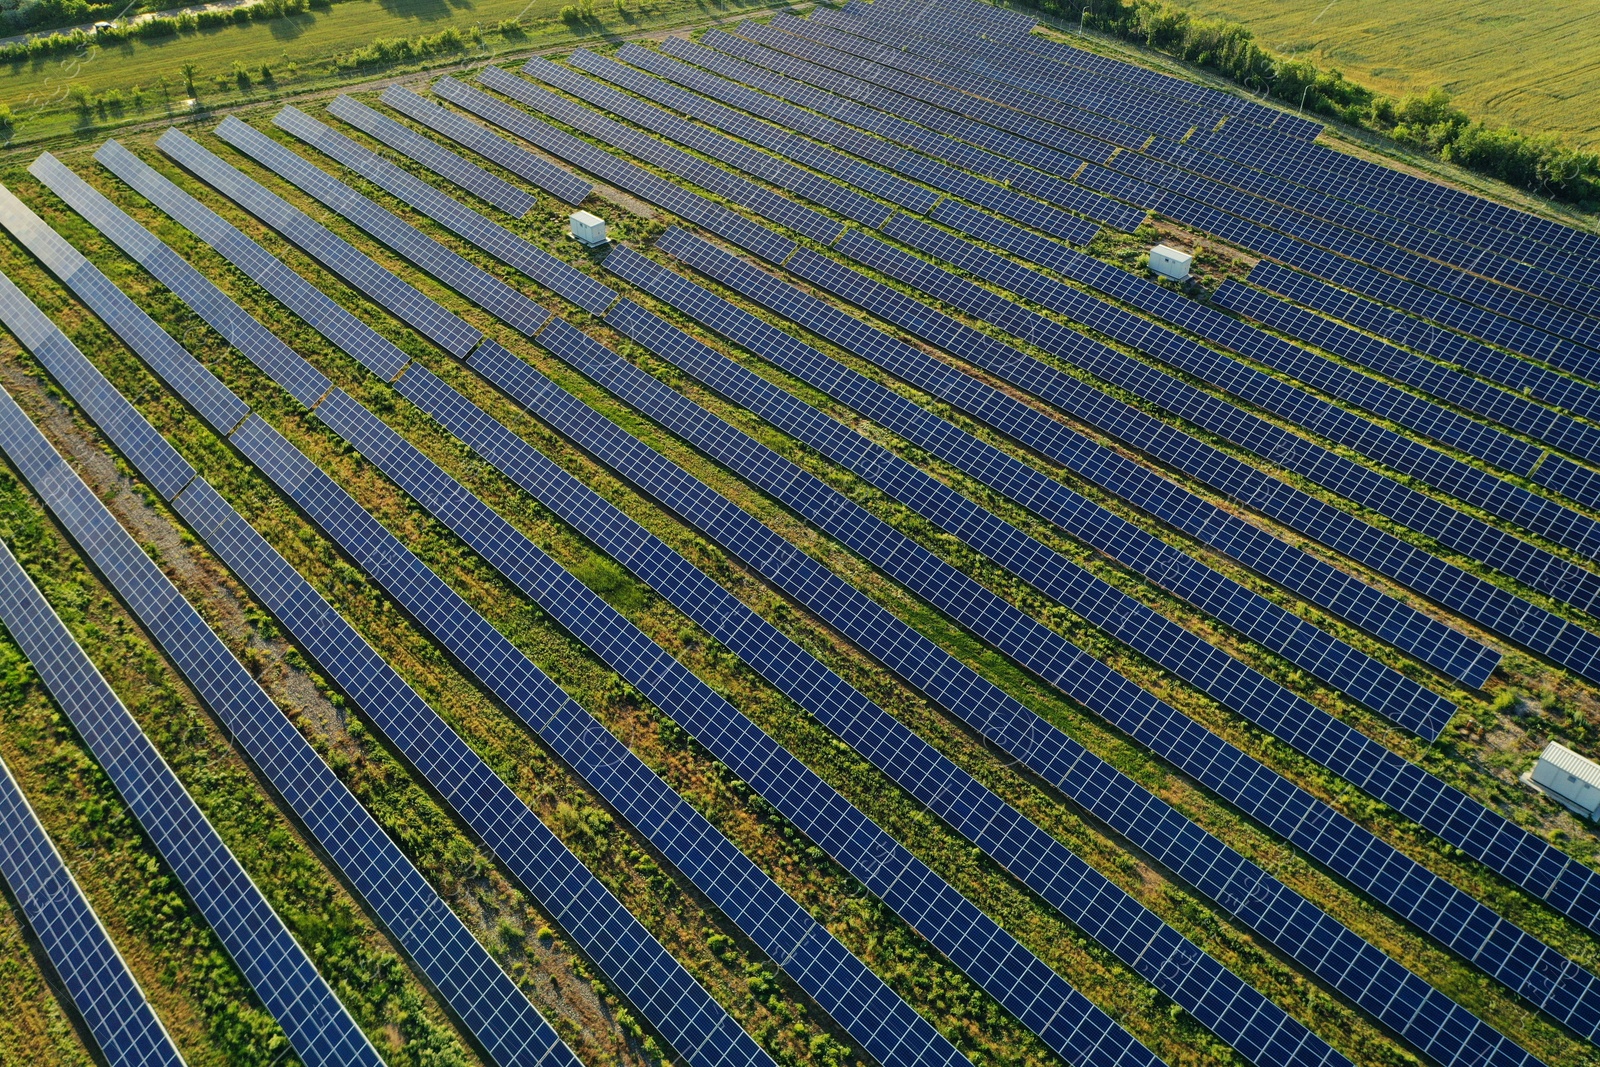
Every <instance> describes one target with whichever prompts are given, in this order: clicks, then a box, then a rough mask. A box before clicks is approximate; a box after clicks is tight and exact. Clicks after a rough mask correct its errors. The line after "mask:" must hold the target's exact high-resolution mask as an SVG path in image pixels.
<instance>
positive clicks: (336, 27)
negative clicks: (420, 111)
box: [0, 0, 772, 144]
mask: <svg viewBox="0 0 1600 1067" xmlns="http://www.w3.org/2000/svg"><path fill="white" fill-rule="evenodd" d="M567 2H568V0H344V2H342V3H334V4H333V5H332V6H331V7H324V8H322V9H320V10H312V11H309V12H307V13H305V14H302V15H295V16H291V17H286V18H279V19H273V20H272V21H270V22H252V23H249V24H247V25H244V26H226V27H221V28H217V29H212V30H205V31H201V32H199V33H190V34H184V35H182V36H179V37H171V38H160V39H155V40H152V41H137V42H124V43H119V44H113V45H111V46H110V47H106V48H101V47H98V46H97V47H93V48H91V49H89V51H88V53H87V54H86V55H73V54H67V55H58V56H50V57H45V58H40V59H35V60H32V61H29V62H25V63H5V64H0V104H5V105H8V106H9V107H10V108H11V110H12V111H13V113H14V114H15V116H16V126H15V129H14V130H13V131H11V134H10V139H11V140H12V141H13V142H14V143H23V144H26V143H37V142H39V141H41V140H47V139H50V138H53V137H58V136H60V135H62V134H69V133H71V132H73V131H74V130H76V131H79V132H81V133H83V134H84V135H85V136H89V137H94V138H95V139H97V140H104V138H105V132H106V129H107V128H108V127H115V126H118V125H125V124H127V123H130V122H139V121H141V120H142V121H158V120H159V121H165V120H167V119H169V118H175V117H177V116H179V115H181V114H186V113H187V111H186V108H185V101H186V100H187V98H188V97H187V93H186V91H185V89H184V79H183V68H184V65H185V64H193V65H194V66H195V67H196V68H197V71H198V72H197V73H196V75H195V79H194V80H195V86H196V89H197V90H198V98H199V100H200V101H201V103H202V104H204V105H205V106H206V107H208V108H211V109H217V108H229V107H234V106H237V105H238V104H241V103H245V102H247V101H254V100H265V99H272V98H275V97H280V96H288V95H296V94H301V93H304V92H306V91H307V90H309V89H316V88H320V87H323V86H332V85H334V84H339V83H349V82H357V81H371V80H373V79H375V78H382V77H384V76H385V75H393V74H396V73H400V72H402V71H403V70H405V69H407V68H403V67H394V68H382V67H377V68H368V69H364V70H341V71H335V70H333V65H332V61H333V57H335V56H337V55H340V54H342V53H348V52H351V51H354V50H356V49H359V48H362V47H364V46H366V45H369V44H371V43H372V42H373V41H374V40H377V39H379V38H397V37H417V36H419V35H424V34H427V35H432V34H436V33H439V32H440V31H442V30H445V29H449V28H451V27H454V28H455V29H457V30H459V31H461V33H462V34H463V35H464V36H465V38H466V42H465V43H466V49H465V50H464V51H462V52H460V53H459V54H456V55H443V56H436V57H434V58H433V59H431V60H430V61H429V62H428V65H429V66H435V67H440V66H451V65H454V64H456V63H458V62H461V61H465V60H468V59H476V60H478V61H481V60H482V59H483V58H485V57H486V56H488V55H490V54H494V53H498V52H505V51H512V50H518V51H526V50H528V49H530V48H535V49H536V48H541V47H552V46H556V45H561V44H571V43H575V42H576V41H578V40H581V39H584V38H591V39H592V38H597V37H598V38H604V37H608V36H612V35H627V36H630V37H632V36H638V35H639V34H641V33H649V32H650V31H652V30H660V29H667V28H669V27H673V26H682V25H686V24H703V23H706V22H710V21H713V20H716V19H719V18H725V17H733V18H736V17H738V16H739V15H740V14H741V13H742V12H744V11H747V10H751V9H756V8H766V7H770V6H772V0H593V16H592V17H590V18H587V19H585V20H583V21H582V22H579V23H577V24H576V25H569V24H568V23H565V22H563V21H561V19H560V17H559V12H560V10H561V8H562V7H563V6H565V5H566V3H567ZM173 6H177V5H176V0H175V2H174V5H173ZM504 19H516V20H517V22H518V23H519V24H520V25H521V27H522V28H523V35H522V36H519V37H512V38H507V37H505V36H503V35H502V34H499V33H496V32H494V27H495V24H496V23H499V22H501V21H502V20H504ZM475 30H481V31H482V34H483V36H482V40H481V43H480V42H479V41H477V40H475V39H474V36H473V35H474V31H475ZM236 63H237V64H242V65H243V66H244V67H245V68H247V70H248V72H249V73H250V74H251V75H252V79H251V81H252V84H251V88H250V89H249V90H248V91H241V89H240V88H239V86H238V85H237V83H236V82H234V81H233V80H232V78H231V72H232V71H233V69H234V65H235V64H236ZM263 63H265V64H268V65H269V66H270V68H271V70H272V81H271V82H270V83H265V82H263V80H262V78H261V77H260V73H259V71H260V67H261V65H262V64H263ZM291 64H292V65H293V66H292V67H291ZM409 69H413V70H414V69H416V65H412V66H411V67H410V68H409ZM219 77H221V78H224V79H226V80H228V85H227V86H226V87H225V88H223V87H219V86H218V85H217V84H216V81H215V79H217V78H219ZM74 85H82V86H83V87H84V88H85V89H87V90H88V91H89V92H90V93H91V94H94V95H96V96H99V95H101V94H104V93H107V92H108V91H111V90H116V91H118V92H120V93H121V94H122V96H123V102H122V104H121V105H120V107H119V108H117V109H114V110H110V111H108V110H106V109H99V110H97V111H94V112H91V114H90V115H89V116H88V121H87V122H86V121H85V119H84V116H83V115H82V113H81V112H80V111H79V109H78V108H77V107H76V106H75V105H73V104H72V103H71V102H70V101H69V100H68V96H67V94H68V91H69V90H70V88H71V87H72V86H74ZM135 87H137V88H139V89H141V90H142V91H143V106H142V107H141V106H137V105H135V103H134V102H133V90H134V89H135ZM4 140H5V137H4V135H0V141H4Z"/></svg>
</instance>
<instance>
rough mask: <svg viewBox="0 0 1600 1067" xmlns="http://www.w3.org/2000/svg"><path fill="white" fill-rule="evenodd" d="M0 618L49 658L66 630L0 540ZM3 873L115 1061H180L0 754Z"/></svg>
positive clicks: (175, 1065) (120, 1066)
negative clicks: (50, 644)
mask: <svg viewBox="0 0 1600 1067" xmlns="http://www.w3.org/2000/svg"><path fill="white" fill-rule="evenodd" d="M0 622H3V623H4V624H5V627H6V630H7V632H8V633H10V634H11V635H12V639H13V640H15V641H17V642H18V644H19V646H20V645H22V644H23V642H25V641H26V642H28V643H29V644H30V645H32V648H33V652H25V653H24V655H27V656H29V658H30V660H31V658H32V656H33V655H34V654H37V655H39V656H41V657H42V658H44V659H45V660H46V661H48V660H49V659H50V658H51V656H52V650H51V648H50V647H49V643H50V642H51V641H54V642H56V644H57V647H58V648H60V647H65V646H64V644H62V642H63V641H70V640H71V635H70V634H69V633H67V632H66V627H64V626H63V625H62V624H61V620H60V619H59V618H57V617H56V616H55V612H54V611H53V610H52V609H51V608H50V605H49V603H48V602H47V601H46V600H45V599H44V597H43V596H42V595H40V593H39V590H38V587H37V586H35V585H34V584H33V581H32V579H30V578H29V577H28V574H27V572H26V571H24V570H23V569H22V565H21V564H19V563H18V562H17V559H16V557H15V556H13V555H12V554H11V550H10V549H9V548H8V547H6V546H5V545H4V544H0ZM35 669H37V668H35ZM0 880H3V881H4V882H5V885H6V888H7V889H8V890H9V891H10V894H11V898H12V899H13V900H15V901H16V902H17V907H18V909H19V910H20V911H21V912H22V915H23V917H24V918H25V919H26V920H27V924H28V929H29V930H31V931H32V932H33V936H34V938H35V939H36V940H37V942H38V944H39V946H40V947H41V948H43V949H44V953H45V955H46V957H48V958H49V960H50V967H51V969H52V970H53V971H54V972H55V973H56V975H57V976H58V977H59V978H60V980H61V984H62V985H63V986H64V987H65V989H66V992H67V995H68V996H69V997H71V998H72V1005H73V1007H74V1008H75V1009H76V1010H77V1013H78V1017H79V1018H81V1019H82V1020H83V1022H84V1026H85V1027H86V1028H87V1029H88V1031H89V1033H90V1034H91V1035H93V1039H94V1043H95V1045H96V1046H97V1048H98V1051H99V1053H100V1055H101V1056H102V1057H104V1059H105V1062H106V1063H109V1064H111V1065H112V1067H182V1064H183V1056H182V1055H181V1054H180V1053H179V1052H178V1049H177V1047H176V1046H174V1045H173V1043H172V1037H171V1036H170V1035H169V1034H168V1033H167V1031H166V1029H165V1028H164V1027H163V1026H162V1025H161V1020H160V1019H158V1018H157V1017H156V1013H155V1011H154V1009H152V1008H151V1007H150V1002H149V1001H147V1000H146V999H145V996H144V991H143V990H142V989H140V988H139V983H138V982H137V981H136V980H135V979H134V977H133V974H132V973H131V972H130V971H129V970H128V964H127V962H126V961H125V960H124V959H123V958H122V956H121V954H120V953H118V952H117V947H116V946H115V945H114V944H112V943H111V935H110V934H109V933H107V932H106V928H105V926H104V925H102V924H101V922H100V917H99V916H97V915H96V914H95V913H94V908H93V907H92V906H90V904H89V900H88V898H87V897H85V896H84V893H83V889H82V887H80V886H79V885H78V883H77V881H75V880H74V879H73V877H72V872H70V871H68V870H67V865H66V864H65V863H64V862H62V859H61V853H59V852H57V851H56V846H55V844H54V843H53V842H51V840H50V837H49V835H48V834H47V833H46V832H45V828H44V826H43V824H41V823H40V822H39V816H38V815H37V814H35V813H34V810H33V808H32V807H31V806H29V804H28V798H27V797H26V796H24V795H23V792H22V787H21V786H19V785H18V784H17V780H16V779H15V778H14V777H12V775H11V768H10V767H7V766H6V765H5V762H4V761H3V760H0Z"/></svg>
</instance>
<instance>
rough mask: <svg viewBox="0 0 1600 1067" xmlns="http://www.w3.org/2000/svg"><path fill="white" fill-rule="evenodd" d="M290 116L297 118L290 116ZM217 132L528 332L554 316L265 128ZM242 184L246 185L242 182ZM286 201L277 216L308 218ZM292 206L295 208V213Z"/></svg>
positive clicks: (230, 125)
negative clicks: (344, 181) (337, 177)
mask: <svg viewBox="0 0 1600 1067" xmlns="http://www.w3.org/2000/svg"><path fill="white" fill-rule="evenodd" d="M282 114H283V113H282V112H280V113H279V115H280V117H281V116H282ZM297 114H299V113H297ZM301 117H302V118H304V117H305V116H304V115H301ZM290 121H293V120H292V119H290ZM308 121H309V120H308ZM216 134H217V137H219V138H220V139H222V140H223V141H226V142H227V143H228V144H230V145H232V146H233V147H234V148H237V149H238V150H239V151H241V152H243V153H244V154H245V155H247V156H249V157H250V158H251V159H253V160H255V161H256V162H257V163H259V164H261V165H262V166H263V167H265V168H267V169H268V170H270V171H272V173H274V174H276V175H278V177H280V178H283V179H284V180H286V181H288V182H290V183H292V184H293V185H294V186H295V187H297V188H298V189H300V190H301V191H302V192H305V193H309V194H310V195H311V196H313V197H315V198H316V199H317V200H318V201H320V202H321V203H323V204H324V205H326V206H327V207H329V208H331V209H332V210H333V211H335V212H337V213H338V214H339V215H341V216H342V217H344V218H346V219H348V220H350V221H351V222H353V223H355V224H356V225H357V226H359V227H361V228H362V229H363V230H365V231H366V232H367V233H369V234H371V235H372V236H373V237H376V238H378V239H379V240H380V241H382V242H383V243H384V244H387V245H389V246H390V247H391V248H393V249H394V250H395V251H397V252H399V253H400V254H401V255H403V256H405V257H406V258H407V259H409V260H411V261H412V262H413V263H415V264H416V265H417V266H419V267H421V268H422V269H423V270H425V271H427V272H428V273H429V274H431V275H433V277H434V278H436V279H437V280H439V281H440V282H442V283H444V284H445V285H448V286H449V287H450V288H452V289H454V290H456V291H457V292H459V293H461V294H462V295H463V296H466V297H467V298H469V299H470V300H472V301H473V302H474V303H476V304H480V305H482V306H483V307H485V308H488V309H489V310H490V311H492V312H494V314H495V315H496V316H497V317H498V318H500V319H501V320H503V321H504V322H506V323H507V324H509V325H510V326H513V327H515V328H516V329H518V330H520V331H522V332H523V333H525V334H529V335H532V334H535V333H538V332H539V327H541V326H543V325H544V323H545V320H546V319H548V318H549V317H550V313H549V312H548V311H546V310H545V309H544V308H542V307H540V306H539V305H538V304H535V303H534V302H533V301H532V300H529V299H528V298H527V297H526V296H524V295H523V294H522V293H520V292H518V291H517V290H516V289H513V288H512V287H511V286H509V285H507V284H506V283H505V282H503V281H501V280H500V279H499V278H497V277H495V276H494V275H492V274H490V273H489V272H488V271H486V270H484V269H483V268H482V267H479V266H478V265H477V264H475V263H472V262H470V261H468V260H466V259H463V258H462V257H461V256H459V255H457V254H456V253H454V252H452V251H450V250H449V249H447V248H445V247H444V246H443V245H441V244H439V243H438V242H437V241H433V240H431V239H429V238H428V237H427V236H426V235H424V234H423V233H421V232H420V231H418V230H417V229H416V228H415V227H413V226H411V225H409V224H407V223H405V222H402V221H401V220H400V219H398V218H396V217H395V216H394V215H392V214H390V213H389V212H388V211H386V210H384V209H383V208H381V207H379V206H378V205H377V204H375V203H373V202H372V201H371V200H368V199H367V198H366V197H364V196H362V195H361V194H359V193H357V192H356V191H355V190H354V189H351V188H350V187H349V186H348V185H346V184H344V183H343V182H341V181H338V180H337V179H335V178H332V177H329V176H328V175H327V174H325V173H323V172H322V171H321V170H319V169H318V168H317V167H315V166H313V165H312V164H311V163H309V162H307V161H306V160H305V159H303V158H301V157H300V156H298V155H296V154H295V153H293V152H291V151H289V150H288V149H287V148H285V147H284V146H282V145H280V144H279V143H278V142H276V141H274V140H273V139H272V138H270V137H268V136H266V135H265V134H263V133H260V132H258V131H256V130H254V129H251V128H250V127H249V126H247V125H245V124H244V123H243V122H240V121H238V120H237V119H234V118H232V117H230V118H228V119H227V120H226V121H224V122H223V123H222V125H220V126H218V127H217V130H216ZM241 178H242V175H241ZM250 184H251V185H254V184H255V183H253V182H252V183H250ZM240 185H241V187H243V185H242V183H240ZM257 190H260V192H259V193H258V192H257ZM250 192H251V195H252V197H253V198H257V199H259V197H260V193H264V192H265V190H264V189H261V187H260V186H256V187H255V188H254V189H251V190H250ZM285 207H286V209H287V210H285V211H282V212H280V213H279V214H278V216H277V217H279V218H281V219H284V220H288V219H290V218H293V220H294V222H296V223H299V222H300V221H301V219H304V218H305V216H304V215H303V214H301V213H300V212H298V211H296V210H295V209H293V208H288V207H287V205H285ZM290 212H293V215H291V214H290ZM294 215H299V216H300V217H299V218H294ZM307 221H309V220H307ZM275 228H276V227H275ZM280 232H281V231H280ZM318 237H319V242H318V244H319V247H322V248H325V249H327V252H326V253H325V254H327V255H329V256H330V258H331V257H333V256H334V255H337V256H338V258H339V259H340V260H341V261H343V260H344V259H347V258H349V257H352V256H354V255H358V254H359V253H356V252H355V250H354V249H350V251H348V252H346V251H344V250H342V249H338V248H337V246H335V245H333V244H332V243H331V242H329V241H327V240H326V239H325V238H322V237H321V235H320V234H319V235H318ZM313 254H315V253H313ZM318 258H319V259H321V258H322V256H321V255H319V256H318ZM351 273H353V272H351ZM416 302H417V301H416V299H415V298H414V297H413V298H409V299H408V300H407V303H408V304H414V303H416ZM425 332H427V333H428V335H429V336H430V337H432V336H433V335H434V334H433V331H431V330H429V331H425ZM480 337H481V335H480ZM453 354H455V355H460V354H461V353H459V352H455V353H453Z"/></svg>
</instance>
